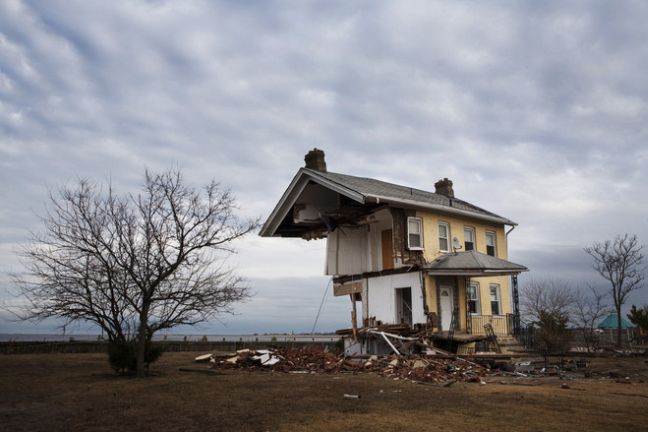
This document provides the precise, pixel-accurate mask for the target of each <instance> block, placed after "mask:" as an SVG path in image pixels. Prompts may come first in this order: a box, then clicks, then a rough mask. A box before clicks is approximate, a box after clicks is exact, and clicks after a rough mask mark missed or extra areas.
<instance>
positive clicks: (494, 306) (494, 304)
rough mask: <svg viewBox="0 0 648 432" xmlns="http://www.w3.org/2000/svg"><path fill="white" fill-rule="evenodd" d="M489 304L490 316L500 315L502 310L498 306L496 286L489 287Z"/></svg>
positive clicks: (498, 295) (498, 288)
mask: <svg viewBox="0 0 648 432" xmlns="http://www.w3.org/2000/svg"><path fill="white" fill-rule="evenodd" d="M490 303H491V315H501V313H502V308H501V305H500V286H499V285H498V284H491V285H490Z"/></svg>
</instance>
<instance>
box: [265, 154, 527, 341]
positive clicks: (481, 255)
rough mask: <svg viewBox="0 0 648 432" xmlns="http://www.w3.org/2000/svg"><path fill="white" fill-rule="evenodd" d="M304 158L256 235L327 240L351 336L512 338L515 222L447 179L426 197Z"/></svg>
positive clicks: (318, 158)
mask: <svg viewBox="0 0 648 432" xmlns="http://www.w3.org/2000/svg"><path fill="white" fill-rule="evenodd" d="M305 161H306V166H305V167H304V168H301V169H300V170H299V171H298V172H297V174H296V175H295V177H294V178H293V180H292V182H291V183H290V185H289V186H288V188H287V190H286V191H285V193H284V194H283V196H282V197H281V199H280V200H279V202H278V203H277V205H276V207H275V208H274V210H273V211H272V213H271V214H270V216H269V217H268V220H267V221H266V222H265V224H264V226H263V228H262V229H261V232H260V235H261V236H266V237H270V236H274V237H301V238H303V239H306V240H311V239H323V238H325V239H326V242H327V246H326V274H327V275H330V276H331V277H332V278H333V284H334V294H335V295H336V296H348V297H349V298H350V300H351V306H352V320H351V321H352V322H351V329H349V330H348V331H347V333H348V334H349V335H353V338H354V339H358V336H359V335H362V334H366V333H363V329H377V328H382V329H385V328H386V329H388V330H389V332H390V334H399V335H411V334H413V333H417V334H425V335H426V337H428V338H429V339H431V340H432V341H433V342H434V341H444V340H445V341H450V342H452V341H455V342H458V343H473V344H474V343H475V341H477V342H479V341H480V340H486V339H487V338H489V337H491V338H492V337H493V335H497V336H498V337H506V336H510V335H511V334H514V333H515V331H516V329H517V328H518V327H519V305H518V295H517V275H518V274H519V273H520V272H524V271H527V268H526V267H524V266H522V265H519V264H515V263H512V262H510V261H508V260H507V255H508V236H509V234H510V232H511V231H512V230H513V229H514V228H515V226H516V223H515V222H513V221H511V220H510V219H507V218H505V217H502V216H499V215H497V214H494V213H491V212H489V211H487V210H484V209H482V208H480V207H477V206H475V205H473V204H470V203H468V202H466V201H463V200H461V199H459V198H457V197H455V194H454V190H453V183H452V181H451V180H449V179H447V178H444V179H442V180H439V181H438V182H436V184H435V185H434V187H435V191H434V192H426V191H422V190H418V189H413V188H410V187H405V186H400V185H396V184H392V183H387V182H384V181H380V180H375V179H370V178H363V177H356V176H352V175H346V174H338V173H333V172H328V171H327V169H326V162H325V159H324V152H323V151H321V150H318V149H314V150H312V151H310V152H309V153H308V154H307V155H306V157H305ZM356 303H358V305H357V304H356ZM360 305H361V310H362V317H356V310H357V309H358V306H360ZM360 318H361V323H358V321H359V320H360ZM342 333H344V332H342ZM368 339H370V338H368ZM374 342H375V341H374ZM448 346H451V347H452V345H451V344H449V345H448ZM456 348H457V346H456V345H455V346H454V348H453V349H456ZM365 349H371V348H370V347H369V346H368V345H367V346H365Z"/></svg>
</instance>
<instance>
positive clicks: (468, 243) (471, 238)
mask: <svg viewBox="0 0 648 432" xmlns="http://www.w3.org/2000/svg"><path fill="white" fill-rule="evenodd" d="M473 249H475V230H474V228H471V227H464V250H465V251H471V250H473Z"/></svg>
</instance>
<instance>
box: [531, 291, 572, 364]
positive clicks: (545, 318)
mask: <svg viewBox="0 0 648 432" xmlns="http://www.w3.org/2000/svg"><path fill="white" fill-rule="evenodd" d="M521 297H522V298H521V299H522V302H521V306H522V308H521V309H522V314H523V316H524V319H525V321H527V322H528V323H529V324H530V325H531V326H533V328H534V329H535V332H534V345H535V347H536V349H537V350H538V351H540V352H541V353H542V355H543V356H544V358H545V367H546V363H547V357H548V356H549V355H551V354H560V355H561V356H562V355H563V354H564V353H565V351H566V350H567V348H568V346H569V341H570V339H571V337H570V336H571V335H570V333H569V330H568V328H567V325H568V323H569V321H570V319H571V317H570V312H571V309H572V306H573V304H574V295H573V293H572V290H571V289H570V287H569V286H568V285H566V284H564V283H561V282H558V281H553V280H532V281H530V282H529V283H528V284H526V285H525V286H523V288H522V295H521Z"/></svg>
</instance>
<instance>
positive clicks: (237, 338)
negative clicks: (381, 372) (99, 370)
mask: <svg viewBox="0 0 648 432" xmlns="http://www.w3.org/2000/svg"><path fill="white" fill-rule="evenodd" d="M101 338H102V337H101V335H99V334H27V333H15V334H12V333H0V342H11V341H14V342H69V341H85V342H89V341H96V340H101ZM339 339H340V336H338V335H335V334H314V335H312V336H311V335H310V334H285V333H277V334H245V335H197V334H192V335H184V334H166V335H165V334H160V335H155V336H154V337H153V340H156V341H165V340H166V341H173V342H179V341H186V342H200V341H207V342H275V341H276V342H335V341H337V340H339Z"/></svg>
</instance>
